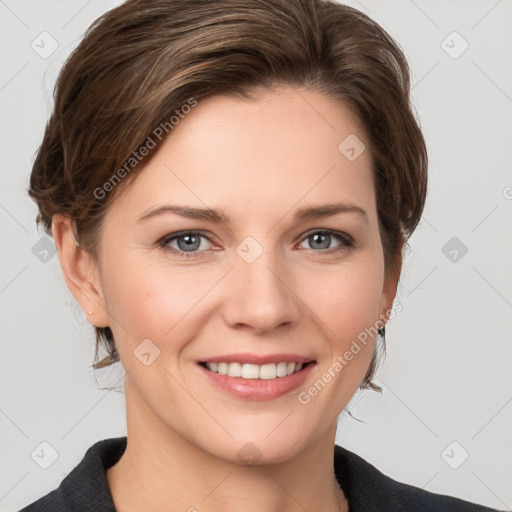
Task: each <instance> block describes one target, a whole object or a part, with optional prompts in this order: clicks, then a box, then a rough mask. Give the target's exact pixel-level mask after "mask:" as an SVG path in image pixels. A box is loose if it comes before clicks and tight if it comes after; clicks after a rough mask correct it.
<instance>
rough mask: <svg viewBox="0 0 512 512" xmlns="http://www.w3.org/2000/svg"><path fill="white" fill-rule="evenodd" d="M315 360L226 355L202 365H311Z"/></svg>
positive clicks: (284, 356)
mask: <svg viewBox="0 0 512 512" xmlns="http://www.w3.org/2000/svg"><path fill="white" fill-rule="evenodd" d="M312 361H314V359H312V358H309V357H304V356H301V355H298V354H266V355H264V354H225V355H222V356H215V357H208V358H206V359H202V360H201V361H199V362H201V363H240V364H244V363H247V364H257V365H263V364H271V363H275V364H277V363H284V362H286V363H302V364H305V363H310V362H312Z"/></svg>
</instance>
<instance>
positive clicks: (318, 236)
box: [313, 233, 330, 249]
mask: <svg viewBox="0 0 512 512" xmlns="http://www.w3.org/2000/svg"><path fill="white" fill-rule="evenodd" d="M319 238H320V239H321V238H324V243H323V244H322V242H321V241H320V242H319ZM313 240H314V242H315V243H318V242H319V243H320V245H321V247H320V248H321V249H327V248H328V247H329V241H330V235H329V234H328V233H323V234H318V233H317V234H315V235H313ZM325 242H327V243H325Z"/></svg>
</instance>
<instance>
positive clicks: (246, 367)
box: [199, 361, 311, 380]
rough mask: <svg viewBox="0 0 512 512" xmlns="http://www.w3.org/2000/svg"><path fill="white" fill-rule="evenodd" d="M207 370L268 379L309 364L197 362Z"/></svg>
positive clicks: (229, 374)
mask: <svg viewBox="0 0 512 512" xmlns="http://www.w3.org/2000/svg"><path fill="white" fill-rule="evenodd" d="M199 364H201V366H203V367H204V368H206V369H207V370H209V371H211V372H213V373H218V374H219V375H227V376H228V377H240V378H242V379H248V380H250V379H259V380H270V379H280V378H283V377H288V376H290V375H293V374H294V373H298V372H300V371H301V370H302V369H303V368H304V367H305V366H307V365H308V364H311V362H306V363H294V362H287V361H281V362H279V363H268V364H261V365H258V364H252V363H243V364H242V363H237V362H235V363H228V362H220V363H214V362H203V363H199Z"/></svg>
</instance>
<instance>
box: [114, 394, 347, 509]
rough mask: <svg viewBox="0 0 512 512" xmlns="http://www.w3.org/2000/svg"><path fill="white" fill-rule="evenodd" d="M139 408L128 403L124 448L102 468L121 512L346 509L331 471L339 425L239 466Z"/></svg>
mask: <svg viewBox="0 0 512 512" xmlns="http://www.w3.org/2000/svg"><path fill="white" fill-rule="evenodd" d="M128 404H130V406H129V405H128ZM139 406H142V404H141V402H137V401H133V400H127V411H126V412H127V426H128V430H127V438H128V442H127V446H126V450H125V452H124V454H123V456H122V457H121V459H120V460H119V462H118V463H117V464H115V465H114V466H113V467H112V468H110V469H109V470H107V481H108V485H109V488H110V491H111V494H112V497H113V500H114V505H115V507H116V510H117V511H118V512H132V511H138V510H147V511H151V512H159V511H164V510H170V509H172V510H183V511H188V512H199V511H203V510H205V511H206V510H208V511H211V512H217V511H219V512H220V511H223V512H231V511H239V510H244V511H245V512H252V511H258V512H260V511H261V510H266V511H269V512H274V511H275V512H278V511H279V512H296V511H297V512H298V511H301V512H303V511H304V510H322V511H332V512H337V511H340V510H341V511H343V512H346V511H347V510H348V504H347V501H346V498H345V496H344V494H343V491H342V490H341V489H340V487H339V485H338V483H337V482H336V479H335V476H334V469H333V446H334V442H335V434H336V425H333V426H332V427H331V428H330V429H329V430H328V431H327V432H326V433H325V434H324V435H323V436H322V437H320V438H319V439H318V440H317V441H316V442H315V443H314V444H313V445H311V446H310V447H308V449H307V450H305V451H303V452H301V453H299V454H298V455H297V456H295V457H293V458H292V459H290V460H286V461H284V462H279V463H276V464H265V465H254V466H244V465H240V464H234V463H232V462H230V461H226V460H223V459H219V458H218V457H215V456H213V455H211V454H209V453H207V452H205V451H204V450H202V449H200V448H199V447H197V446H196V445H195V444H193V443H191V442H189V441H188V440H187V439H185V438H184V437H183V436H181V435H179V434H178V433H177V432H175V431H173V430H171V429H169V427H168V426H167V425H163V424H162V422H160V421H158V419H157V418H155V417H154V416H153V417H152V416H151V413H150V412H149V410H148V409H147V408H145V410H140V408H139ZM148 432H151V435H148Z"/></svg>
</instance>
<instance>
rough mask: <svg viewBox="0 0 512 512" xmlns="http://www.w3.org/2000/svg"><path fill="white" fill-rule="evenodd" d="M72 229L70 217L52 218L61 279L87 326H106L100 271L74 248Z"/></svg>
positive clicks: (106, 316) (79, 250)
mask: <svg viewBox="0 0 512 512" xmlns="http://www.w3.org/2000/svg"><path fill="white" fill-rule="evenodd" d="M74 228H75V224H74V221H73V220H71V219H70V218H69V217H65V216H63V215H54V216H53V218H52V234H53V239H54V241H55V245H56V246H57V250H58V253H59V261H60V266H61V269H62V273H63V275H64V279H65V281H66V284H67V286H68V288H69V290H70V291H71V293H72V294H73V297H74V298H75V299H76V301H77V302H78V303H79V304H80V306H81V307H82V310H83V312H84V315H85V317H86V318H87V320H88V321H89V323H91V324H92V325H94V326H96V327H108V326H109V318H108V314H107V309H106V301H105V297H104V295H103V290H102V288H101V281H100V274H99V268H98V266H97V265H96V263H95V262H94V260H93V259H92V257H91V255H90V254H89V253H88V252H87V251H86V250H85V249H83V248H81V247H79V246H78V245H77V242H76V238H75V231H74ZM89 311H92V314H89Z"/></svg>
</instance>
